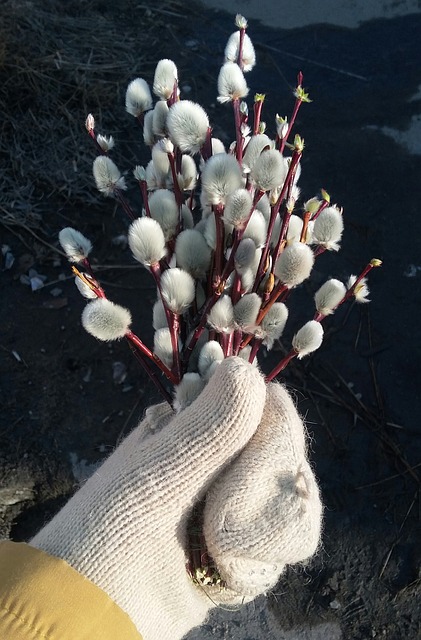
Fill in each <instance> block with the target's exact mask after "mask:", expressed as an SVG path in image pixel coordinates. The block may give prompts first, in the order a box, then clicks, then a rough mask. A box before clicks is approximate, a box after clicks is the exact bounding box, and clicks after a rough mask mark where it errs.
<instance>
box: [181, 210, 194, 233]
mask: <svg viewBox="0 0 421 640" xmlns="http://www.w3.org/2000/svg"><path fill="white" fill-rule="evenodd" d="M181 220H182V223H183V229H193V227H194V219H193V214H192V212H191V211H190V209H189V208H188V206H187V205H186V204H183V205H181Z"/></svg>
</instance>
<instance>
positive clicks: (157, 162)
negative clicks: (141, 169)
mask: <svg viewBox="0 0 421 640" xmlns="http://www.w3.org/2000/svg"><path fill="white" fill-rule="evenodd" d="M152 161H153V168H154V174H155V177H156V181H157V184H160V185H161V184H165V183H166V181H167V179H168V176H169V174H170V161H169V160H168V155H167V154H166V153H165V152H164V151H163V150H162V147H161V145H160V143H159V142H157V143H156V144H154V146H153V147H152Z"/></svg>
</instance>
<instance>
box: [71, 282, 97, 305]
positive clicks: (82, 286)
mask: <svg viewBox="0 0 421 640" xmlns="http://www.w3.org/2000/svg"><path fill="white" fill-rule="evenodd" d="M75 285H76V286H77V288H78V290H79V293H80V294H81V295H82V296H83V297H84V298H87V299H88V300H95V298H96V297H97V296H96V293H95V291H92V289H91V288H90V287H88V285H87V284H86V283H85V282H84V281H83V280H81V279H80V278H79V277H78V276H76V278H75Z"/></svg>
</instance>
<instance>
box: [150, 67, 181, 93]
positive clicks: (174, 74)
mask: <svg viewBox="0 0 421 640" xmlns="http://www.w3.org/2000/svg"><path fill="white" fill-rule="evenodd" d="M177 80H178V71H177V67H176V66H175V64H174V62H173V61H172V60H168V59H167V58H164V59H163V60H160V61H159V62H158V64H157V65H156V69H155V76H154V80H153V92H154V94H155V95H156V96H158V98H160V99H161V100H168V98H170V97H171V94H172V92H173V91H174V84H175V83H176V82H177Z"/></svg>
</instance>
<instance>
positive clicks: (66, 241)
mask: <svg viewBox="0 0 421 640" xmlns="http://www.w3.org/2000/svg"><path fill="white" fill-rule="evenodd" d="M58 240H59V242H60V244H61V247H62V249H63V251H64V252H65V254H66V256H67V259H68V260H69V262H82V260H84V259H85V258H87V257H88V255H89V254H90V252H91V251H92V243H91V241H90V240H88V238H85V236H84V235H83V234H82V233H80V231H77V230H76V229H73V228H72V227H65V228H64V229H62V230H61V231H60V233H59V234H58Z"/></svg>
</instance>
